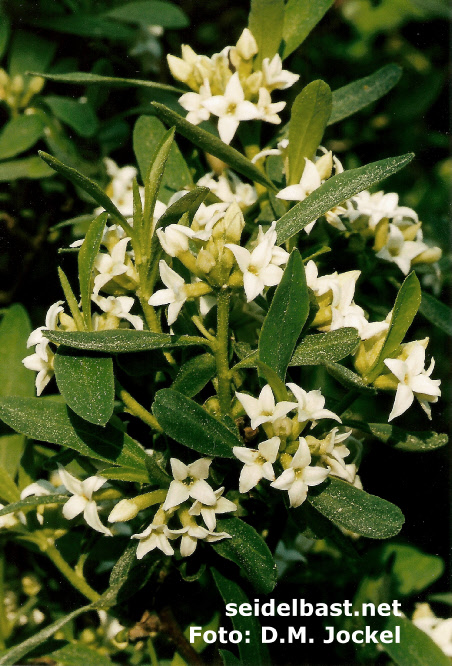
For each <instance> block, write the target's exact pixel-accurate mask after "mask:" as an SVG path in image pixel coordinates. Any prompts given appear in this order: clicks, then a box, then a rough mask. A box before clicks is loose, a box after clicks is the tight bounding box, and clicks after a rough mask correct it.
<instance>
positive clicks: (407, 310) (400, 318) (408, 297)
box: [364, 271, 421, 383]
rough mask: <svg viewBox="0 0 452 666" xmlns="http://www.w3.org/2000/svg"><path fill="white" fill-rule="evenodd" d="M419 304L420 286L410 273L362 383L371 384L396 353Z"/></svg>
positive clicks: (401, 288) (400, 290) (398, 295)
mask: <svg viewBox="0 0 452 666" xmlns="http://www.w3.org/2000/svg"><path fill="white" fill-rule="evenodd" d="M420 303H421V286H420V284H419V280H418V278H417V275H416V273H415V272H414V271H412V272H411V273H410V274H409V275H408V277H406V278H405V280H404V281H403V284H402V286H401V287H400V289H399V293H398V294H397V298H396V301H395V303H394V308H393V310H392V317H391V323H390V325H389V328H388V330H387V333H386V340H385V343H384V345H383V347H382V349H381V351H380V354H379V355H378V358H377V359H376V360H375V362H374V364H373V365H372V367H371V368H370V369H369V371H368V373H367V375H366V377H365V378H364V381H366V382H368V383H370V382H373V381H374V380H375V379H376V378H377V377H378V375H379V374H380V373H381V371H382V370H384V369H385V364H384V361H385V359H386V358H390V357H391V356H393V355H394V354H396V353H397V351H398V349H399V347H400V345H401V343H402V341H403V339H404V337H405V334H406V332H407V331H408V329H409V327H410V326H411V324H412V322H413V319H414V318H415V316H416V313H417V311H418V309H419V305H420Z"/></svg>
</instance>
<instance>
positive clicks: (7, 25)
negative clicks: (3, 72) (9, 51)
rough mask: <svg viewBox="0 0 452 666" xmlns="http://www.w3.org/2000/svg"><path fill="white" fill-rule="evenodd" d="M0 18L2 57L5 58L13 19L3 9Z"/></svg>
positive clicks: (0, 55) (0, 48) (0, 49)
mask: <svg viewBox="0 0 452 666" xmlns="http://www.w3.org/2000/svg"><path fill="white" fill-rule="evenodd" d="M0 19H1V20H0V58H3V56H4V54H5V51H6V47H7V46H8V40H9V35H10V33H11V21H10V20H9V18H8V17H7V16H6V15H5V14H4V13H3V11H1V10H0Z"/></svg>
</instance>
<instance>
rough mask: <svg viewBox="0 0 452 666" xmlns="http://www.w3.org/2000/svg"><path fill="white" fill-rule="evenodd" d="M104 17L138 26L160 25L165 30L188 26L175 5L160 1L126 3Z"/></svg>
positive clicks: (183, 15) (181, 12)
mask: <svg viewBox="0 0 452 666" xmlns="http://www.w3.org/2000/svg"><path fill="white" fill-rule="evenodd" d="M104 16H107V17H108V18H112V19H116V20H117V21H124V22H125V23H138V24H139V25H144V26H148V25H161V26H162V28H165V29H166V30H177V29H179V28H186V27H187V26H188V25H189V21H188V18H187V17H186V15H185V14H184V12H183V11H182V9H180V8H179V7H177V6H176V5H173V4H172V3H171V2H167V1H165V2H163V1H162V0H141V2H140V1H139V2H127V3H123V4H122V5H121V6H119V7H115V8H114V9H111V10H110V11H108V12H106V13H105V14H104Z"/></svg>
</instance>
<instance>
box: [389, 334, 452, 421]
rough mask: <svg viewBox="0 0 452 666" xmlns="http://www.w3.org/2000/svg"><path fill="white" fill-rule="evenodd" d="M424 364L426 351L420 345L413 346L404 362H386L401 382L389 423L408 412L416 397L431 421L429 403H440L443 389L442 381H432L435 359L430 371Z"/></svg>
mask: <svg viewBox="0 0 452 666" xmlns="http://www.w3.org/2000/svg"><path fill="white" fill-rule="evenodd" d="M424 363H425V349H424V347H423V345H422V344H420V343H418V344H414V345H413V346H412V348H411V349H410V351H409V354H408V356H407V358H406V359H405V360H404V361H402V360H401V359H396V358H387V359H386V360H385V365H386V366H387V367H388V368H389V370H390V371H391V372H392V374H393V375H395V377H397V379H398V380H399V384H398V386H397V391H396V396H395V400H394V406H393V408H392V411H391V413H390V415H389V419H388V421H392V419H395V418H396V417H397V416H400V415H401V414H403V413H404V412H406V410H407V409H408V408H409V407H410V406H411V404H412V402H413V400H414V397H416V398H417V400H418V401H419V404H420V405H421V407H422V409H423V410H424V411H425V413H426V414H427V416H428V417H429V419H431V409H430V405H429V404H428V403H429V402H438V397H439V396H440V395H441V389H440V388H439V387H440V384H441V381H440V380H439V379H430V375H431V374H432V372H433V368H434V367H435V361H434V359H433V358H432V360H431V363H430V366H429V368H428V370H425V369H424Z"/></svg>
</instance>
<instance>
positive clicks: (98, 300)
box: [91, 294, 143, 331]
mask: <svg viewBox="0 0 452 666" xmlns="http://www.w3.org/2000/svg"><path fill="white" fill-rule="evenodd" d="M91 299H92V300H93V301H94V303H95V304H96V305H98V306H99V307H100V309H101V310H103V311H104V312H106V313H107V314H109V315H112V316H113V317H118V319H125V320H126V321H128V322H130V323H131V324H132V326H133V327H134V328H135V329H136V330H137V331H142V330H143V320H142V319H141V317H139V316H138V315H132V314H130V310H131V309H132V307H133V304H134V303H135V299H134V298H132V296H116V297H115V296H107V297H106V298H104V297H103V296H99V295H95V294H94V295H93V296H91Z"/></svg>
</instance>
